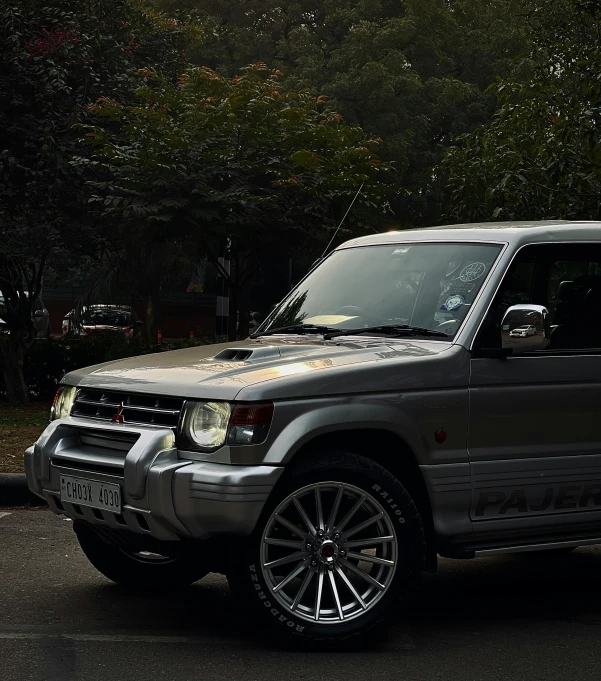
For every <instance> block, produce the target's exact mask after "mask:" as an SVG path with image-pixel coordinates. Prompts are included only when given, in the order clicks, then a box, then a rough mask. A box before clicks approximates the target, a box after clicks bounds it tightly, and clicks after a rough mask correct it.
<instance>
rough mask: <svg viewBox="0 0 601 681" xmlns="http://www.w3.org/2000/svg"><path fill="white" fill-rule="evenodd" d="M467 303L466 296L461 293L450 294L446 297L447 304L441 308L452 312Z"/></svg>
mask: <svg viewBox="0 0 601 681" xmlns="http://www.w3.org/2000/svg"><path fill="white" fill-rule="evenodd" d="M463 303H465V298H464V297H463V296H460V295H456V296H450V297H449V298H447V299H446V301H445V304H444V305H443V306H442V307H441V310H448V311H449V312H452V311H453V310H456V309H457V308H459V307H461V306H462V305H463Z"/></svg>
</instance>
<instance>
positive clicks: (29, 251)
mask: <svg viewBox="0 0 601 681" xmlns="http://www.w3.org/2000/svg"><path fill="white" fill-rule="evenodd" d="M199 35H200V29H199V28H198V27H196V26H194V25H193V24H191V23H185V22H176V21H173V20H168V19H166V18H165V17H164V16H163V15H162V14H160V13H159V12H157V11H156V10H155V9H152V8H149V7H148V6H147V5H146V4H145V3H144V2H142V1H141V0H86V2H82V3H72V2H69V1H68V0H18V1H16V0H8V2H4V3H3V4H2V5H1V6H0V130H2V135H3V136H2V146H1V148H0V244H1V246H2V253H1V254H0V290H2V291H5V292H8V300H7V308H8V309H9V315H8V319H7V320H6V321H7V325H8V328H9V330H10V335H9V336H8V338H5V339H4V341H5V342H3V343H2V345H1V346H0V371H2V372H3V373H4V378H5V380H6V382H7V384H8V385H9V387H10V391H11V394H10V397H11V398H12V399H18V400H21V401H23V400H25V399H26V397H27V395H26V391H25V388H24V385H23V381H22V379H21V377H20V373H21V366H22V363H23V357H24V352H25V349H26V347H27V346H28V345H29V344H31V342H32V341H33V332H32V331H33V330H32V325H31V309H30V308H31V301H32V300H33V299H34V298H35V296H36V295H37V294H39V292H40V287H41V283H42V278H43V274H44V269H45V266H46V263H47V262H51V261H52V256H54V257H55V259H56V261H57V262H59V263H64V262H65V261H69V260H71V259H73V258H78V257H82V256H87V257H88V258H97V257H98V255H99V253H102V252H106V251H107V250H108V249H110V241H109V240H108V239H107V238H106V233H105V230H106V228H107V224H106V221H105V222H104V223H95V222H94V219H93V218H94V216H93V215H92V214H91V213H90V211H87V210H86V209H85V198H84V197H85V185H84V181H83V178H82V176H81V173H80V172H79V169H78V167H77V166H74V165H72V164H71V163H70V161H71V159H72V157H73V155H74V153H76V151H77V153H79V154H81V148H79V145H78V133H77V132H76V124H77V122H78V121H80V120H81V117H82V114H83V113H84V112H85V107H86V106H87V104H88V103H89V102H90V101H93V100H94V99H96V98H97V97H99V96H101V95H105V96H110V97H114V98H119V99H122V98H127V97H128V96H129V95H130V93H131V89H132V82H133V80H134V79H135V78H136V71H137V69H138V68H141V67H150V68H158V69H161V71H162V72H163V73H165V74H166V75H167V77H169V76H170V77H174V74H175V73H176V72H177V71H178V70H179V69H180V68H181V67H182V64H183V63H184V62H185V61H186V57H185V54H184V49H185V48H186V47H187V46H188V45H189V43H190V40H196V39H197V36H199ZM109 227H110V226H109ZM27 294H28V295H27Z"/></svg>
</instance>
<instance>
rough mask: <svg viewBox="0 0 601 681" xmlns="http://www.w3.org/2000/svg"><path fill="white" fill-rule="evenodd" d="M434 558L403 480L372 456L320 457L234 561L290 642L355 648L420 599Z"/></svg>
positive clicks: (232, 575) (275, 502)
mask: <svg viewBox="0 0 601 681" xmlns="http://www.w3.org/2000/svg"><path fill="white" fill-rule="evenodd" d="M362 495H364V499H363V502H361V504H360V499H361V498H362ZM338 498H339V502H337V500H338ZM318 499H319V502H318ZM295 500H296V501H295ZM297 503H298V504H300V509H301V510H299V507H298V506H297ZM337 503H338V506H336V504H337ZM319 506H321V510H322V512H321V517H322V520H323V522H322V526H323V531H322V535H321V536H319V533H318V530H319V527H320V526H319V521H318V517H319V516H318V508H319ZM355 507H356V509H355V511H354V515H352V517H350V518H349V519H348V520H347V517H348V516H349V514H350V513H352V509H353V508H355ZM334 508H337V512H336V514H335V518H334V521H332V512H333V509H334ZM380 514H381V516H380ZM276 516H277V517H276ZM376 516H377V517H378V518H379V519H377V518H376ZM282 518H283V521H282V520H281V519H282ZM374 518H375V520H374ZM370 519H372V520H371V522H370ZM345 521H346V522H345ZM360 526H364V528H363V529H359V530H357V528H359V527H360ZM311 527H312V528H313V529H311ZM351 537H352V539H351ZM374 539H377V540H378V541H374ZM366 540H367V541H366ZM359 541H361V542H362V543H361V544H358V542H359ZM349 542H351V543H349ZM353 543H354V545H353ZM365 551H369V553H368V554H366V553H365ZM295 554H296V557H295V558H291V556H293V555H295ZM359 554H360V555H362V556H364V557H365V558H364V559H358V558H356V557H355V556H357V555H359ZM425 556H426V543H425V535H424V528H423V524H422V520H421V518H420V516H419V513H418V510H417V508H416V506H415V504H414V502H413V500H412V499H411V497H410V495H409V493H408V492H407V490H406V489H405V488H404V487H403V485H402V484H401V483H400V482H399V481H398V480H397V479H396V478H395V477H394V476H392V475H391V474H390V473H389V472H388V471H387V470H385V469H384V468H383V467H382V466H380V465H378V464H377V463H375V462H373V461H371V460H370V459H367V458H365V457H363V456H359V455H356V454H351V453H348V452H343V451H326V452H316V453H315V455H314V456H311V457H310V458H309V459H307V460H304V461H302V462H300V463H299V464H297V465H293V466H292V467H291V469H290V470H288V471H287V472H286V474H285V476H283V477H282V479H281V480H280V483H279V484H278V486H277V488H276V489H275V490H274V494H272V498H270V500H269V501H268V503H267V505H266V507H265V509H264V511H263V513H262V515H261V518H260V520H259V522H258V523H257V527H256V528H255V531H254V532H253V534H252V535H251V536H250V537H248V538H247V539H245V540H244V541H243V542H241V544H240V545H239V546H238V548H237V555H234V556H232V560H231V561H230V565H229V568H228V574H227V577H228V581H229V583H230V586H231V588H232V590H233V591H234V592H235V593H236V594H237V595H238V596H240V597H242V598H243V599H244V600H245V601H246V602H247V603H248V604H249V606H250V607H251V608H252V609H254V610H255V612H256V613H257V614H258V615H259V616H260V617H264V618H265V620H266V621H268V622H270V624H271V625H273V626H274V627H275V630H276V632H279V633H280V634H281V635H282V636H285V637H287V638H288V640H289V641H294V642H296V643H300V644H303V645H308V646H310V647H311V648H313V649H315V648H330V649H331V648H347V647H349V646H352V645H353V644H355V643H356V642H357V641H359V640H361V641H362V642H365V641H366V640H367V639H368V638H375V637H376V636H377V635H378V634H379V633H380V632H381V631H382V630H383V629H384V628H385V626H386V624H387V622H388V620H389V618H390V616H391V615H392V614H393V613H394V612H395V610H396V609H397V608H398V606H399V601H401V600H404V601H407V600H408V599H409V598H410V597H411V596H412V595H413V594H414V593H415V591H416V589H417V587H418V584H419V577H420V575H421V573H422V571H423V569H424V563H425ZM349 565H350V567H349ZM293 573H295V574H296V576H294V575H293ZM360 573H364V574H363V575H362V574H360ZM365 574H367V577H366V576H365ZM370 578H371V579H375V580H376V582H377V583H378V584H377V586H376V585H374V583H373V582H372V581H370ZM320 583H321V586H322V588H321V592H322V595H321V598H319V597H318V591H319V585H320ZM349 584H350V586H349ZM334 587H336V594H337V596H335V594H334ZM299 594H300V596H299ZM317 610H319V613H318V615H317V617H318V619H316V612H317ZM319 620H321V621H319Z"/></svg>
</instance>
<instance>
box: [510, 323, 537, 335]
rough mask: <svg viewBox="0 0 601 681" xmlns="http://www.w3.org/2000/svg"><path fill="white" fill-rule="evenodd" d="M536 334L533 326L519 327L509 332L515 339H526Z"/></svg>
mask: <svg viewBox="0 0 601 681" xmlns="http://www.w3.org/2000/svg"><path fill="white" fill-rule="evenodd" d="M535 334H536V329H535V328H534V326H528V325H526V326H519V327H518V328H517V329H513V331H510V332H509V335H510V336H513V337H515V338H526V337H527V336H534V335H535Z"/></svg>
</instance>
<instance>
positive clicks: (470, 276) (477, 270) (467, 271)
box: [459, 262, 486, 282]
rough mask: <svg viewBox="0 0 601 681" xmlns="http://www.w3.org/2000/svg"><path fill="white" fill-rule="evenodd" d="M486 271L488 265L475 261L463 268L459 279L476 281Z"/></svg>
mask: <svg viewBox="0 0 601 681" xmlns="http://www.w3.org/2000/svg"><path fill="white" fill-rule="evenodd" d="M485 272H486V265H485V264H484V263H483V262H473V263H471V264H470V265H468V266H467V267H464V268H463V269H462V270H461V274H460V275H459V279H461V281H466V282H468V281H476V279H480V277H481V276H482V275H483V274H484V273H485Z"/></svg>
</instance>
